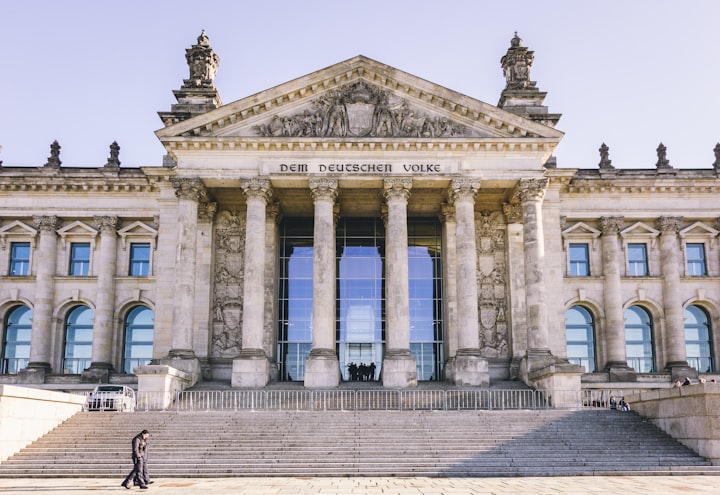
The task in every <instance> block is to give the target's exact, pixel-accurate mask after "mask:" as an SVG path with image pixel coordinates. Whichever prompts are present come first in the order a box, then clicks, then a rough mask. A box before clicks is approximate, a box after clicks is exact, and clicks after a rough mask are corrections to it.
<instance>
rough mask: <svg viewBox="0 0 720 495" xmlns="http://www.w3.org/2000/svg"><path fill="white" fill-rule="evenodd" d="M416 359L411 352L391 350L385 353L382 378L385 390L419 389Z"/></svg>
mask: <svg viewBox="0 0 720 495" xmlns="http://www.w3.org/2000/svg"><path fill="white" fill-rule="evenodd" d="M416 366H417V365H416V363H415V357H413V355H412V354H411V353H410V351H409V350H399V351H398V350H391V351H387V352H386V353H385V358H384V359H383V365H382V372H381V373H380V377H381V379H382V385H383V387H385V388H415V387H417V368H416Z"/></svg>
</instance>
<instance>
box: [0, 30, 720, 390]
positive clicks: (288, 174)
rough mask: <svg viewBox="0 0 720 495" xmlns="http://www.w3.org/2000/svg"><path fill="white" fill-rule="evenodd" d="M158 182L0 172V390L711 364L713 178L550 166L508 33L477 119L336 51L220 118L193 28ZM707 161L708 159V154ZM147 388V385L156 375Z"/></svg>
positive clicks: (545, 378)
mask: <svg viewBox="0 0 720 495" xmlns="http://www.w3.org/2000/svg"><path fill="white" fill-rule="evenodd" d="M186 58H187V62H188V66H189V72H190V74H189V77H188V79H185V80H184V81H183V84H182V86H181V88H180V89H178V90H176V91H174V94H175V96H176V98H177V103H176V104H174V105H172V108H171V109H170V110H169V111H164V112H160V113H159V115H160V118H161V119H162V122H163V124H164V127H163V128H162V129H160V130H159V131H157V132H156V134H157V137H158V138H159V139H160V141H161V142H162V143H163V145H164V146H165V148H166V150H167V155H166V157H165V159H164V162H163V166H157V167H141V168H124V167H120V159H119V151H120V148H119V146H118V145H117V143H113V144H112V145H111V146H110V155H109V158H108V160H107V163H106V164H105V165H104V166H101V167H98V168H74V167H68V166H63V165H62V163H61V158H60V145H59V144H58V143H57V142H55V143H53V144H52V146H51V151H50V157H49V158H48V161H47V163H46V164H45V165H44V166H40V167H37V168H21V167H12V166H11V165H9V164H5V165H2V166H1V167H0V267H2V272H1V273H0V318H2V322H3V328H2V347H0V352H1V353H2V354H1V356H0V357H1V358H2V370H1V373H0V382H2V383H20V384H22V383H32V384H36V385H49V384H53V383H60V382H62V383H66V384H67V383H83V382H85V383H88V382H92V383H97V382H105V381H114V382H123V381H124V382H128V383H133V381H134V380H136V376H137V375H138V374H143V373H151V372H152V370H153V367H165V368H166V369H167V368H172V369H176V370H180V371H181V372H182V373H184V374H185V376H188V377H189V382H188V384H193V383H195V382H197V381H201V380H218V381H226V382H229V383H230V384H231V385H232V386H233V387H245V388H260V387H264V386H266V385H267V384H268V383H270V382H274V381H302V382H304V385H305V386H306V387H310V388H332V387H337V386H338V385H339V384H340V382H342V381H348V380H373V381H377V382H378V383H379V384H382V386H385V387H393V388H397V387H414V386H416V385H417V383H418V382H419V381H430V380H432V381H446V382H448V383H449V384H451V385H458V386H487V385H489V384H490V383H492V382H495V381H500V380H508V379H519V380H522V381H524V382H525V383H527V384H529V385H531V386H535V387H540V388H551V387H554V388H558V387H559V388H562V389H577V388H580V387H581V386H592V384H610V383H625V384H627V383H637V382H650V383H662V384H663V385H664V384H667V383H669V382H671V381H672V380H674V379H676V378H678V377H685V376H691V377H697V376H698V374H699V373H700V374H703V375H707V374H710V375H712V374H713V373H714V372H715V371H716V367H717V364H716V361H715V356H717V355H718V352H719V351H720V347H718V343H717V342H718V333H717V330H716V329H717V328H718V327H719V324H720V321H719V316H720V312H719V311H720V246H718V242H717V240H718V234H719V233H720V222H719V219H720V202H718V200H717V197H718V193H720V146H718V147H716V148H715V162H714V163H712V164H710V166H709V167H705V168H699V169H676V168H673V167H672V165H671V164H670V162H669V160H668V158H667V150H666V149H665V148H664V146H663V145H662V144H661V145H660V146H659V147H658V150H657V154H658V161H657V163H656V164H655V165H652V166H651V167H650V168H648V169H642V170H640V169H631V170H629V169H617V168H615V167H614V166H613V165H612V162H611V160H610V158H609V150H608V148H607V146H605V145H603V146H602V147H601V148H600V162H599V165H598V168H596V169H571V168H556V166H555V161H554V158H553V151H554V149H555V148H556V146H557V145H558V143H559V142H560V140H561V138H562V136H563V133H562V132H560V131H558V130H557V129H555V125H556V124H557V122H558V120H559V118H560V115H559V114H553V113H550V112H549V111H548V109H547V107H545V106H544V105H543V101H544V98H545V93H544V92H541V91H540V90H539V89H538V88H537V85H536V83H535V82H534V81H532V80H531V79H530V69H531V66H532V63H533V52H532V51H531V50H528V48H526V47H525V46H523V43H522V41H521V40H520V38H518V37H517V35H516V36H515V37H514V38H513V39H512V41H511V44H510V47H509V48H508V51H507V53H506V54H505V55H504V56H503V57H502V58H501V62H500V65H501V67H502V70H503V74H504V76H505V78H506V81H507V84H506V87H505V89H504V90H503V92H502V94H501V96H500V99H499V102H498V104H497V105H496V106H493V105H489V104H487V103H483V102H481V101H478V100H476V99H473V98H471V97H468V96H465V95H462V94H458V93H456V92H454V91H451V90H449V89H446V88H443V87H441V86H438V85H435V84H433V83H430V82H428V81H425V80H423V79H420V78H418V77H415V76H413V75H410V74H407V73H405V72H402V71H400V70H397V69H395V68H392V67H389V66H387V65H384V64H381V63H379V62H377V61H374V60H371V59H368V58H366V57H363V56H358V57H355V58H352V59H350V60H346V61H344V62H340V63H338V64H336V65H333V66H331V67H328V68H325V69H322V70H319V71H317V72H314V73H312V74H309V75H307V76H303V77H300V78H298V79H295V80H293V81H290V82H287V83H285V84H282V85H280V86H277V87H274V88H271V89H268V90H266V91H263V92H260V93H258V94H255V95H252V96H249V97H247V98H244V99H241V100H238V101H235V102H232V103H229V104H223V103H222V101H221V99H220V96H219V92H218V90H217V88H216V87H215V84H214V77H215V73H216V70H217V68H218V64H219V57H218V56H217V55H216V54H215V52H214V50H213V49H212V47H211V46H210V44H209V40H208V38H207V36H206V35H205V33H202V34H201V35H200V37H199V38H198V40H197V43H196V44H194V45H193V46H192V47H191V48H189V49H187V50H186ZM709 161H710V160H709ZM158 369H159V368H158Z"/></svg>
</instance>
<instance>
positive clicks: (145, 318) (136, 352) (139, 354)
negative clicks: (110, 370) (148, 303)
mask: <svg viewBox="0 0 720 495" xmlns="http://www.w3.org/2000/svg"><path fill="white" fill-rule="evenodd" d="M154 332H155V313H153V311H152V310H151V309H150V308H146V307H145V306H136V307H134V308H133V309H132V310H131V311H130V312H129V313H128V315H127V318H125V352H124V353H123V366H122V368H123V373H132V372H133V368H135V367H136V366H142V365H145V364H149V363H150V361H151V360H152V353H153V334H154Z"/></svg>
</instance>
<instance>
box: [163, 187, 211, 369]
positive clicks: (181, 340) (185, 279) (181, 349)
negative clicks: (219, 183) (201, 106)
mask: <svg viewBox="0 0 720 495" xmlns="http://www.w3.org/2000/svg"><path fill="white" fill-rule="evenodd" d="M171 182H172V185H173V187H175V195H176V196H177V198H178V224H179V225H178V240H177V257H176V264H175V298H174V299H173V333H172V348H171V350H170V353H169V355H170V357H178V358H182V359H194V358H195V351H194V350H193V330H194V325H195V265H196V255H197V252H196V251H197V228H198V227H197V224H198V203H199V202H200V200H201V199H204V198H206V197H207V190H206V189H205V186H204V185H203V183H202V182H201V181H200V179H197V178H173V179H171Z"/></svg>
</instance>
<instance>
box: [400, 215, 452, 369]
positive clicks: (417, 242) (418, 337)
mask: <svg viewBox="0 0 720 495" xmlns="http://www.w3.org/2000/svg"><path fill="white" fill-rule="evenodd" d="M441 229H442V227H441V225H440V224H439V223H438V222H436V221H434V220H413V221H411V222H410V223H409V225H408V275H409V281H408V282H409V289H410V301H409V303H410V352H412V354H413V356H414V357H415V362H416V365H417V379H418V380H422V381H428V380H441V379H442V366H443V361H444V359H443V352H442V351H443V346H442V340H443V335H442V333H443V332H442V330H443V325H442V252H441V245H442V237H441V231H442V230H441Z"/></svg>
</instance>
